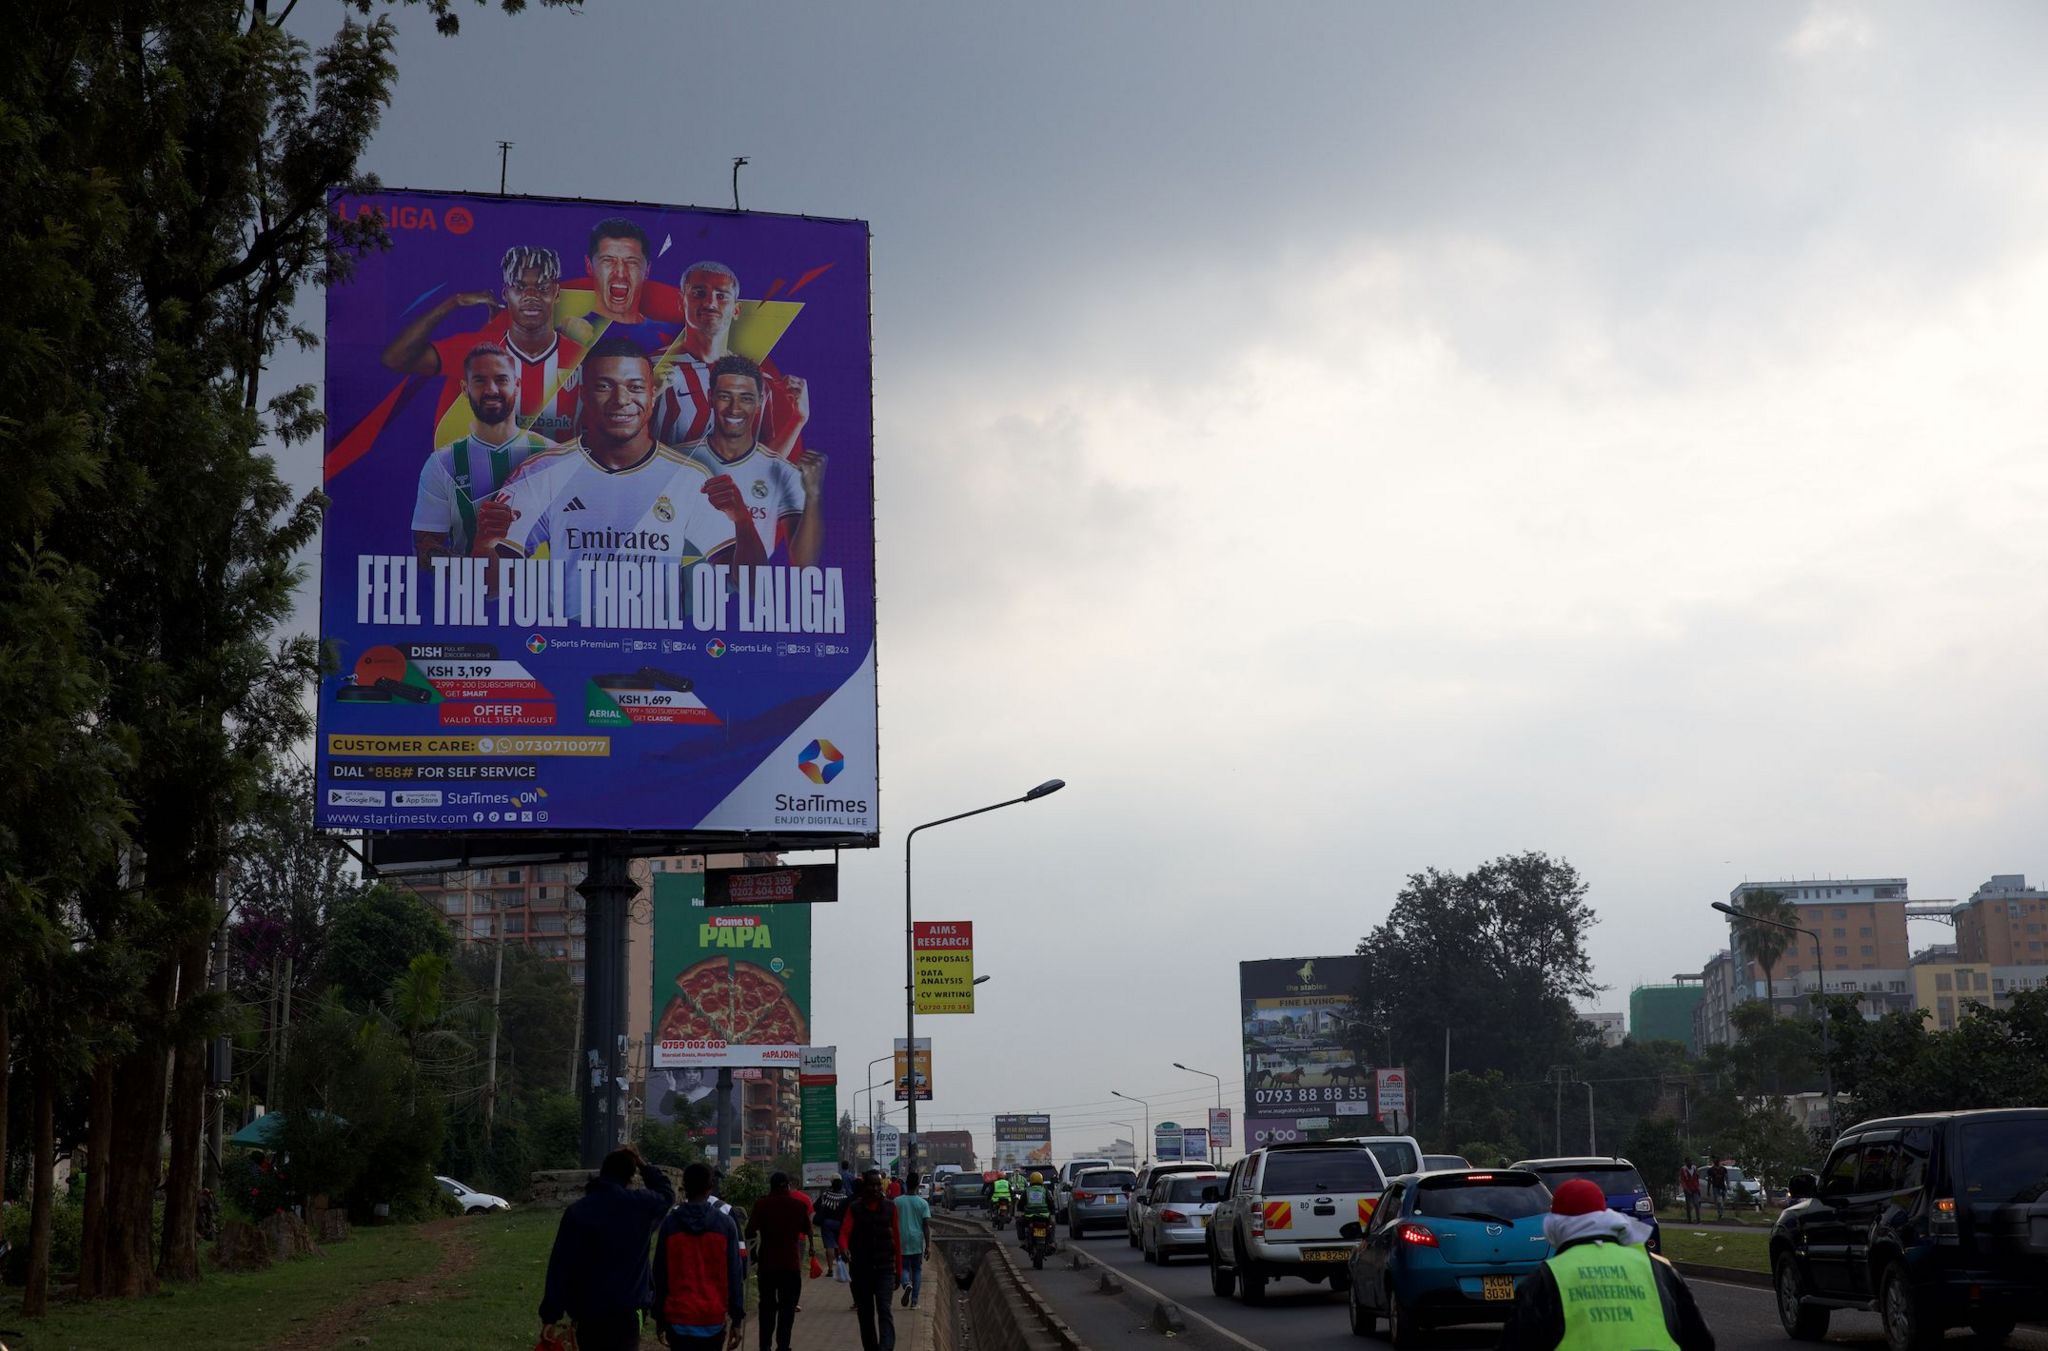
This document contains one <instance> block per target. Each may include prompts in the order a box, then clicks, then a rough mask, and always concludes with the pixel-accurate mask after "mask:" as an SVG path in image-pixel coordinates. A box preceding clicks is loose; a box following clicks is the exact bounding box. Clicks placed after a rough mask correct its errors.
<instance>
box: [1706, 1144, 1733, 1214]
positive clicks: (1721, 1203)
mask: <svg viewBox="0 0 2048 1351" xmlns="http://www.w3.org/2000/svg"><path fill="white" fill-rule="evenodd" d="M1707 1194H1708V1195H1710V1196H1712V1197H1713V1198H1714V1218H1715V1219H1717V1220H1718V1219H1721V1218H1723V1217H1724V1215H1725V1214H1726V1212H1727V1209H1728V1167H1727V1165H1726V1164H1724V1163H1722V1162H1721V1161H1720V1160H1719V1159H1715V1160H1714V1164H1713V1167H1711V1168H1709V1169H1707Z"/></svg>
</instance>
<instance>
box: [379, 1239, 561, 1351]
mask: <svg viewBox="0 0 2048 1351" xmlns="http://www.w3.org/2000/svg"><path fill="white" fill-rule="evenodd" d="M561 1219H562V1212H561V1211H559V1210H512V1211H505V1212H502V1213H498V1214H492V1215H479V1216H476V1217H474V1218H473V1219H467V1220H464V1221H463V1222H462V1225H461V1228H460V1230H459V1232H460V1233H461V1234H462V1235H463V1237H464V1239H465V1240H467V1241H468V1242H469V1243H472V1244H474V1245H475V1249H476V1255H475V1258H474V1260H472V1261H471V1262H470V1263H469V1265H468V1266H467V1267H466V1268H465V1269H463V1270H462V1272H461V1273H460V1274H459V1275H456V1276H453V1277H451V1278H449V1280H448V1282H447V1284H446V1286H445V1287H443V1288H441V1289H439V1290H437V1291H436V1292H435V1293H433V1294H431V1295H428V1296H426V1297H425V1298H422V1299H418V1300H414V1301H411V1302H408V1303H402V1304H383V1305H380V1306H378V1307H377V1308H375V1309H373V1310H371V1311H370V1312H368V1313H366V1314H365V1315H364V1316H363V1317H362V1318H361V1319H360V1320H358V1322H357V1323H356V1325H355V1326H353V1327H351V1328H349V1329H348V1331H347V1333H346V1334H344V1335H343V1337H342V1339H341V1340H342V1342H343V1344H344V1345H346V1344H347V1343H348V1342H349V1340H350V1339H351V1338H352V1337H364V1338H367V1339H368V1342H367V1345H369V1346H371V1347H376V1348H380V1351H427V1348H433V1351H445V1348H447V1347H451V1346H477V1347H516V1348H519V1351H526V1348H529V1347H531V1346H532V1345H533V1341H534V1336H535V1335H536V1334H537V1333H538V1332H539V1331H540V1317H539V1314H538V1312H537V1310H538V1307H539V1305H540V1293H541V1287H542V1286H543V1285H544V1284H545V1283H546V1278H547V1271H548V1249H549V1248H551V1247H552V1246H553V1245H554V1241H555V1226H556V1225H558V1224H559V1223H561Z"/></svg>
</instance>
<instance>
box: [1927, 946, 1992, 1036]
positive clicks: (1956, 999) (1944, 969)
mask: <svg viewBox="0 0 2048 1351" xmlns="http://www.w3.org/2000/svg"><path fill="white" fill-rule="evenodd" d="M2004 983H2005V982H2003V981H1999V982H1997V984H1998V985H2000V986H2002V985H2004ZM2004 1002H2005V995H2004V991H2003V990H2001V989H1995V988H1993V980H1992V971H1991V966H1990V964H1989V963H1986V962H1921V963H1916V964H1915V965H1914V967H1913V1007H1914V1008H1916V1009H1925V1010H1926V1011H1927V1012H1929V1013H1931V1014H1933V1015H1934V1019H1933V1021H1932V1022H1931V1023H1930V1024H1929V1026H1931V1027H1932V1028H1933V1029H1934V1030H1935V1031H1938V1032H1947V1031H1950V1030H1951V1029H1953V1028H1954V1027H1955V1025H1956V1024H1957V1022H1959V1021H1960V1020H1961V1019H1962V1018H1963V1016H1964V1014H1965V1012H1966V1010H1965V1007H1964V1006H1965V1005H1967V1004H1971V1003H1976V1004H1982V1005H1984V1006H1985V1007H1987V1008H1997V1007H1998V1006H1999V1005H2001V1004H2003V1003H2004Z"/></svg>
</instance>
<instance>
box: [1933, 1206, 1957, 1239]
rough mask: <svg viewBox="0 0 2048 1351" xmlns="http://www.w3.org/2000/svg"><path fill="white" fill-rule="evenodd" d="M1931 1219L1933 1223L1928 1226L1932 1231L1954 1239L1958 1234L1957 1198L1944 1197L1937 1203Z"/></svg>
mask: <svg viewBox="0 0 2048 1351" xmlns="http://www.w3.org/2000/svg"><path fill="white" fill-rule="evenodd" d="M1930 1218H1931V1220H1932V1223H1930V1224H1929V1225H1928V1226H1927V1227H1928V1228H1929V1229H1930V1230H1932V1231H1933V1232H1934V1233H1936V1234H1946V1235H1948V1236H1950V1237H1954V1236H1955V1232H1956V1198H1955V1197H1953V1196H1944V1197H1942V1198H1941V1199H1940V1200H1938V1201H1936V1202H1935V1203H1934V1213H1933V1215H1932V1216H1931V1217H1930Z"/></svg>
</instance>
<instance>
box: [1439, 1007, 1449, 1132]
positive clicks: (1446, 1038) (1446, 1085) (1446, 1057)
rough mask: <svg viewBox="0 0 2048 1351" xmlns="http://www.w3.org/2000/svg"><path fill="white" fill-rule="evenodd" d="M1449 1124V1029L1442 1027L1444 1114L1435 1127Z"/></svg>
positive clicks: (1443, 1127)
mask: <svg viewBox="0 0 2048 1351" xmlns="http://www.w3.org/2000/svg"><path fill="white" fill-rule="evenodd" d="M1450 1124H1451V1029H1450V1026H1449V1025H1448V1024H1446V1025H1445V1027H1444V1114H1443V1116H1442V1117H1441V1118H1439V1120H1438V1121H1437V1129H1438V1130H1443V1129H1446V1128H1447V1127H1449V1125H1450Z"/></svg>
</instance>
